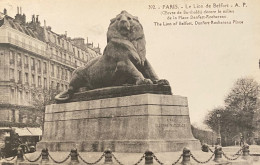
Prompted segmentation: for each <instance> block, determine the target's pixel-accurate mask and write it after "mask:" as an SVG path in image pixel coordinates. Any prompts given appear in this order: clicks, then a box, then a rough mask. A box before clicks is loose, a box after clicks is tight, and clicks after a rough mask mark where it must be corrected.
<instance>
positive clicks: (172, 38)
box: [0, 0, 260, 127]
mask: <svg viewBox="0 0 260 165" xmlns="http://www.w3.org/2000/svg"><path fill="white" fill-rule="evenodd" d="M222 2H223V3H225V1H222ZM231 2H246V3H247V7H246V8H238V9H236V10H235V13H234V14H231V15H229V18H230V19H231V18H232V19H238V20H243V24H242V25H241V24H240V25H238V24H232V25H210V26H209V25H201V26H165V27H158V26H155V25H154V22H163V21H166V18H165V17H164V16H162V15H161V14H160V12H159V11H161V10H151V9H149V5H156V7H157V6H162V5H167V4H188V5H193V4H203V5H205V4H206V3H210V4H212V3H217V4H219V3H220V1H219V0H207V1H206V0H204V1H201V0H196V1H195V0H182V1H181V0H143V1H140V0H102V1H101V0H73V1H72V0H0V11H3V9H4V8H6V9H7V13H8V15H9V16H11V17H14V16H15V14H16V13H17V6H20V7H22V12H23V13H25V14H26V16H27V21H30V20H31V15H32V14H35V15H39V20H40V21H41V23H42V25H43V22H44V20H46V24H47V26H51V27H52V31H54V32H56V33H58V34H65V31H67V34H68V36H69V37H72V38H73V37H83V38H85V39H87V38H88V41H89V42H93V43H94V46H95V47H96V46H98V44H99V46H100V47H101V49H102V50H103V49H104V48H105V46H106V32H107V28H108V26H109V23H110V19H112V18H114V17H115V16H116V15H117V14H119V13H120V12H121V11H122V10H126V11H128V12H129V13H131V14H132V15H134V16H138V18H139V21H140V22H141V24H142V25H143V28H144V33H145V37H146V52H147V55H146V57H147V59H148V60H149V61H150V63H151V64H152V66H153V68H154V70H155V72H156V73H157V74H158V76H159V77H160V78H164V79H167V80H168V81H169V82H170V85H171V87H172V92H173V94H174V95H181V96H186V97H187V98H188V102H189V110H190V119H191V123H193V124H196V125H199V126H202V127H204V125H203V120H204V119H205V116H206V114H207V113H208V111H210V110H212V109H213V108H216V107H219V106H223V105H224V98H225V97H226V96H227V94H228V93H229V91H230V89H231V88H232V86H233V84H234V82H235V81H236V80H237V79H238V78H241V77H250V78H254V79H255V80H257V81H258V82H259V78H260V70H259V64H258V62H259V59H260V49H259V45H260V18H259V14H260V4H259V2H257V0H246V1H240V0H237V1H232V0H231V1H229V3H231Z"/></svg>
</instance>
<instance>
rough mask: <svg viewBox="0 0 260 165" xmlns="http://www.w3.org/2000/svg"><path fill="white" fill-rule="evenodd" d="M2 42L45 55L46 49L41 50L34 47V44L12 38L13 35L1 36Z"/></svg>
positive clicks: (0, 41) (0, 40)
mask: <svg viewBox="0 0 260 165" xmlns="http://www.w3.org/2000/svg"><path fill="white" fill-rule="evenodd" d="M0 43H10V44H13V45H15V46H18V47H20V48H23V49H26V50H29V51H32V52H34V53H37V54H40V55H44V50H41V49H39V48H37V47H34V46H32V45H29V44H26V43H24V42H21V41H19V40H17V39H15V38H12V37H7V36H0Z"/></svg>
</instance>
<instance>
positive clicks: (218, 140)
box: [217, 110, 221, 146]
mask: <svg viewBox="0 0 260 165" xmlns="http://www.w3.org/2000/svg"><path fill="white" fill-rule="evenodd" d="M220 117H221V115H220V111H219V110H218V111H217V118H218V138H217V143H218V145H220V146H221V135H220Z"/></svg>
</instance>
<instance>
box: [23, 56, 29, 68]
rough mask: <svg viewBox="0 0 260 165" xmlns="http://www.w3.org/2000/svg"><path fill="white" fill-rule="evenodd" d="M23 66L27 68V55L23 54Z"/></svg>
mask: <svg viewBox="0 0 260 165" xmlns="http://www.w3.org/2000/svg"><path fill="white" fill-rule="evenodd" d="M24 67H25V68H28V67H29V66H28V56H24Z"/></svg>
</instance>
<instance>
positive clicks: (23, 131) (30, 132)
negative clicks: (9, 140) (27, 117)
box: [14, 127, 42, 136]
mask: <svg viewBox="0 0 260 165" xmlns="http://www.w3.org/2000/svg"><path fill="white" fill-rule="evenodd" d="M14 129H15V132H16V133H18V135H19V136H42V130H41V129H40V128H31V127H24V128H17V127H15V128H14Z"/></svg>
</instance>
